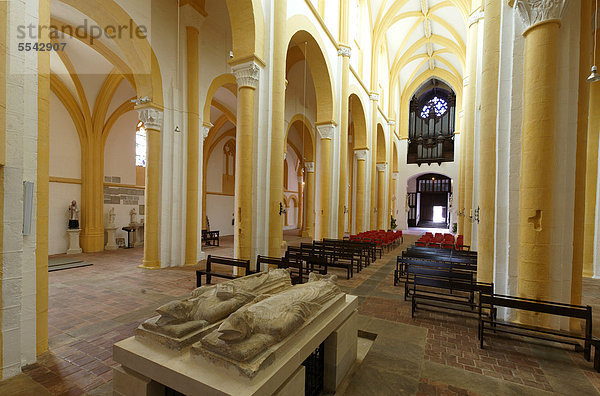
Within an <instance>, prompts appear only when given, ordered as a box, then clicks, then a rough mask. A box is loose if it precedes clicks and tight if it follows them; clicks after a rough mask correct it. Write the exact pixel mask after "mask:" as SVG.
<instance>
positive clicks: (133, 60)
mask: <svg viewBox="0 0 600 396" xmlns="http://www.w3.org/2000/svg"><path fill="white" fill-rule="evenodd" d="M59 1H61V2H62V3H64V4H66V5H68V6H70V7H72V8H74V9H76V10H77V11H79V12H81V13H82V14H84V15H85V16H87V17H89V18H90V19H92V20H94V22H95V23H97V24H98V25H99V26H100V27H102V28H106V27H107V26H132V28H133V29H137V28H139V26H138V25H137V23H135V22H134V21H133V18H132V17H131V16H130V15H129V14H128V13H127V12H126V11H125V10H123V8H121V6H119V5H118V4H117V3H116V2H115V1H114V0H86V1H79V0H59ZM113 42H114V43H115V45H117V46H118V47H119V49H120V50H121V53H122V54H123V56H124V57H125V63H126V65H127V66H128V68H129V69H131V72H132V75H133V80H134V81H135V90H136V92H137V95H138V97H148V98H150V99H151V101H152V104H153V105H154V106H156V107H159V108H162V107H163V104H164V102H163V90H162V76H161V73H160V66H159V64H158V60H157V59H156V55H155V53H154V50H153V49H152V47H151V46H150V43H149V42H148V40H147V39H146V37H138V36H137V35H135V34H131V35H129V34H124V35H123V36H122V37H121V38H118V39H113ZM96 43H97V41H96V42H95V43H94V44H93V45H94V46H95V45H96Z"/></svg>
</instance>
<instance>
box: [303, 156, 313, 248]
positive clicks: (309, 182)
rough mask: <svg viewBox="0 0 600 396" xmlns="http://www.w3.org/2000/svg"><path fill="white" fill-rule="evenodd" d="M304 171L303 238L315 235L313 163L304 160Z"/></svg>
mask: <svg viewBox="0 0 600 396" xmlns="http://www.w3.org/2000/svg"><path fill="white" fill-rule="evenodd" d="M304 169H305V170H306V172H305V173H304V176H305V178H306V182H305V185H304V196H305V197H306V202H305V205H306V206H305V209H304V213H305V214H306V220H305V222H304V230H303V231H302V236H303V237H304V238H314V236H315V163H314V162H306V163H305V164H304Z"/></svg>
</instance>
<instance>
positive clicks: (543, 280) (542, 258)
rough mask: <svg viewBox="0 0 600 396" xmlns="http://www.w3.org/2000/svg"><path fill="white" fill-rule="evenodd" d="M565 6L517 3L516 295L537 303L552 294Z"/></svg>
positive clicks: (537, 318)
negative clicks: (520, 67) (520, 69)
mask: <svg viewBox="0 0 600 396" xmlns="http://www.w3.org/2000/svg"><path fill="white" fill-rule="evenodd" d="M565 3H566V1H564V0H559V1H554V2H552V3H548V2H543V3H542V2H536V1H533V0H517V2H516V4H515V5H516V7H517V9H518V10H519V13H520V15H521V18H522V19H523V22H524V25H525V32H524V33H523V35H524V36H525V51H524V76H523V81H524V86H523V127H522V146H521V185H520V191H519V201H520V202H519V204H520V205H519V274H518V276H519V278H518V292H519V295H520V296H522V297H526V298H534V299H548V298H549V296H550V270H551V269H550V255H551V251H552V249H551V242H552V241H551V239H552V185H553V178H554V130H555V117H556V113H555V112H554V111H552V109H554V108H555V107H556V95H557V77H558V76H557V64H558V32H559V28H560V16H561V14H562V10H563V8H564V5H565ZM542 109H548V110H550V111H542ZM521 320H523V321H525V322H530V323H535V324H539V325H544V324H545V322H546V318H544V317H542V316H541V315H525V314H523V315H522V316H521Z"/></svg>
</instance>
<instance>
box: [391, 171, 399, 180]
mask: <svg viewBox="0 0 600 396" xmlns="http://www.w3.org/2000/svg"><path fill="white" fill-rule="evenodd" d="M399 178H400V172H394V173H392V179H393V180H398V179H399Z"/></svg>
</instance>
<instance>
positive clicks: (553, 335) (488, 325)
mask: <svg viewBox="0 0 600 396" xmlns="http://www.w3.org/2000/svg"><path fill="white" fill-rule="evenodd" d="M479 304H480V307H479V313H480V314H479V343H480V347H481V348H483V346H484V337H485V335H486V334H492V333H496V332H500V333H507V334H512V335H518V336H524V337H530V338H537V339H541V340H546V341H553V342H559V343H563V344H569V345H573V346H575V350H580V349H581V345H580V343H579V342H577V341H583V343H584V346H583V353H584V357H585V359H586V360H587V361H590V359H591V346H592V344H593V345H594V350H595V353H596V355H595V359H594V368H596V370H598V371H600V362H598V364H597V363H596V360H597V359H599V356H598V347H597V346H596V345H597V344H598V340H596V339H594V338H593V337H592V307H590V306H589V305H587V306H582V305H572V304H564V303H557V302H552V301H543V300H533V299H529V298H522V297H513V296H505V295H501V294H493V293H490V294H484V293H482V294H481V296H480V298H479ZM485 305H492V306H494V307H506V308H512V309H517V310H520V311H527V312H535V313H541V314H547V315H554V316H559V317H566V318H575V319H581V320H583V321H585V329H584V332H583V334H581V333H578V332H571V331H564V330H556V329H550V328H545V327H538V326H531V325H527V324H523V323H515V322H506V321H502V320H498V318H497V315H496V314H494V315H490V316H486V315H484V314H482V311H483V310H484V309H485Z"/></svg>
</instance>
